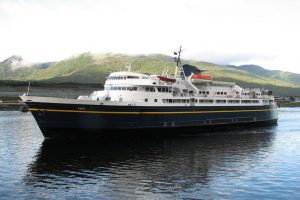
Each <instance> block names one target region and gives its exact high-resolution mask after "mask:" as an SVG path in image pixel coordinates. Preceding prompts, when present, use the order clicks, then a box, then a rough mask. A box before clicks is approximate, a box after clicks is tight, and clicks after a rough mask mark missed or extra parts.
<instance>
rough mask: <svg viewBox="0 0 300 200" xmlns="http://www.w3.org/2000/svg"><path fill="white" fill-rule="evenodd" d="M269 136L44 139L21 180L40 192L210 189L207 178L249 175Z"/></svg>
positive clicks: (267, 133) (264, 133) (259, 133)
mask: <svg viewBox="0 0 300 200" xmlns="http://www.w3.org/2000/svg"><path fill="white" fill-rule="evenodd" d="M273 129H274V128H273ZM273 131H274V130H272V128H270V127H269V128H262V129H258V130H256V133H253V132H251V131H248V133H245V134H236V133H234V134H230V135H225V136H220V135H218V136H207V137H206V136H202V137H177V138H164V139H163V138H157V139H152V140H147V141H132V140H131V141H120V140H119V141H109V142H103V143H101V142H74V141H72V142H69V143H66V141H63V142H59V141H56V140H45V141H44V142H43V144H42V146H41V149H40V151H39V153H38V155H37V156H36V160H35V161H34V162H33V163H32V164H31V165H30V166H29V168H28V174H27V176H26V177H25V179H24V181H25V182H26V183H27V184H30V185H33V186H38V187H45V188H48V187H49V188H50V187H51V188H53V187H54V188H55V187H57V188H61V187H63V185H66V186H67V185H68V184H69V183H70V182H72V181H70V179H72V180H73V182H76V184H88V183H89V182H90V183H94V184H96V183H97V182H98V183H99V182H105V185H102V186H101V187H107V188H109V187H114V188H116V187H122V189H124V188H125V190H126V188H127V187H143V188H145V187H147V188H148V189H150V190H151V189H153V188H160V187H165V188H164V189H166V190H168V189H169V190H174V189H178V188H177V187H180V189H188V188H191V187H194V186H195V184H201V185H207V184H209V182H210V177H211V176H212V174H220V173H226V171H228V170H241V171H249V170H251V165H252V164H255V163H257V162H259V160H261V156H262V155H264V154H265V153H264V152H268V151H269V150H268V149H269V148H270V147H271V145H272V140H273V136H274V135H273V134H272V132H273ZM249 132H251V133H249ZM243 168H244V169H243ZM139 184H141V185H139ZM164 184H166V185H164Z"/></svg>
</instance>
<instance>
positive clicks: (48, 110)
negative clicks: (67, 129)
mask: <svg viewBox="0 0 300 200" xmlns="http://www.w3.org/2000/svg"><path fill="white" fill-rule="evenodd" d="M271 110H276V109H261V110H214V111H175V112H126V111H124V112H120V111H87V110H58V109H39V108H30V109H29V111H45V112H64V113H89V114H118V115H173V114H207V113H238V112H266V111H271Z"/></svg>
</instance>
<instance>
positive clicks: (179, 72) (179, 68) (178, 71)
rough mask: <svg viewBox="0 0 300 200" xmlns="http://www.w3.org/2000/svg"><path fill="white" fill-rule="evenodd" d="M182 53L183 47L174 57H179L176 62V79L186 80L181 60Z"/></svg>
mask: <svg viewBox="0 0 300 200" xmlns="http://www.w3.org/2000/svg"><path fill="white" fill-rule="evenodd" d="M181 52H182V48H181V45H180V47H179V50H178V51H177V52H174V55H176V56H177V57H176V58H175V61H176V69H175V78H181V79H183V80H184V79H185V74H184V71H183V68H182V64H181V60H180V56H181Z"/></svg>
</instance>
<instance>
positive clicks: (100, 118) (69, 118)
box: [26, 102, 277, 137]
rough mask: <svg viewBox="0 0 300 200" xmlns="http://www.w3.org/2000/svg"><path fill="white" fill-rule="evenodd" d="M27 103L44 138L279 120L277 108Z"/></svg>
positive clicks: (160, 132) (162, 131) (170, 130)
mask: <svg viewBox="0 0 300 200" xmlns="http://www.w3.org/2000/svg"><path fill="white" fill-rule="evenodd" d="M26 103H27V105H28V106H29V109H30V111H31V112H32V114H33V116H34V118H35V120H36V121H37V123H38V125H39V127H40V129H41V131H42V133H43V135H44V136H45V137H66V136H67V137H73V136H81V137H86V136H93V137H94V136H97V137H107V136H114V135H117V136H118V135H127V134H135V135H147V134H149V135H166V134H174V133H175V131H176V132H177V130H178V129H183V130H187V129H197V130H200V129H202V130H203V129H205V130H208V129H220V128H221V129H223V128H227V127H232V126H246V125H251V126H255V125H254V124H274V123H276V121H277V106H276V105H268V106H247V107H246V106H226V107H219V106H218V107H217V106H211V107H200V106H189V107H138V106H106V105H77V104H54V103H36V102H26ZM181 133H182V131H181Z"/></svg>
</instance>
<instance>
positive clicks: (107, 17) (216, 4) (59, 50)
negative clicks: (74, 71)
mask: <svg viewBox="0 0 300 200" xmlns="http://www.w3.org/2000/svg"><path fill="white" fill-rule="evenodd" d="M179 45H183V48H184V49H185V51H184V54H183V58H185V59H196V60H202V61H208V62H214V63H218V64H257V65H261V66H263V67H265V68H268V69H280V70H285V71H292V72H297V73H300V0H0V60H4V59H5V58H7V57H9V56H11V55H21V56H22V57H24V58H25V59H27V60H29V61H32V62H45V61H57V60H60V59H64V58H67V57H70V56H72V55H74V54H79V53H82V52H87V51H91V52H94V53H104V52H113V53H128V54H148V53H163V54H166V55H172V51H174V50H176V49H177V48H178V47H179Z"/></svg>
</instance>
